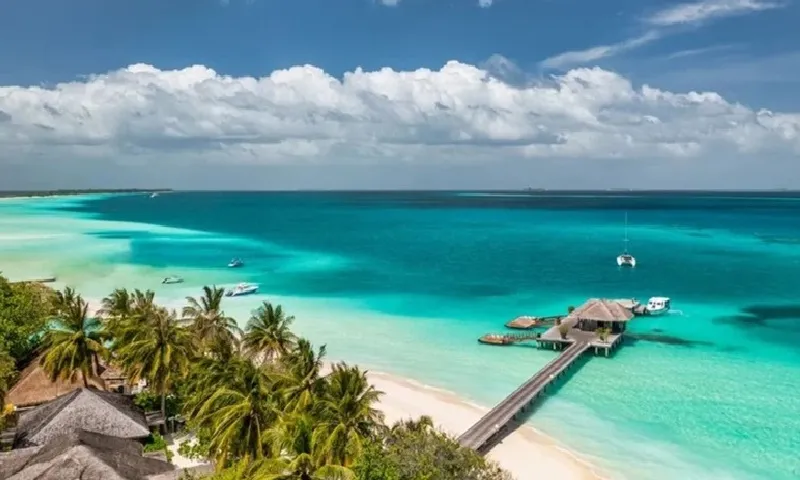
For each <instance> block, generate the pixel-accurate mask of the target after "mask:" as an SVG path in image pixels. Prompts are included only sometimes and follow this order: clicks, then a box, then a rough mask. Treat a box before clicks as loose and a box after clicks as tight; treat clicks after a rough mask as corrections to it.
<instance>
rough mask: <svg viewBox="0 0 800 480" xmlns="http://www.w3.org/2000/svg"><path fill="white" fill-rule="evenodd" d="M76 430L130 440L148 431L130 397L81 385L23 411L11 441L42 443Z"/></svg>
mask: <svg viewBox="0 0 800 480" xmlns="http://www.w3.org/2000/svg"><path fill="white" fill-rule="evenodd" d="M78 430H86V431H89V432H94V433H100V434H103V435H112V436H115V437H120V438H131V439H142V438H145V437H147V436H148V435H149V434H150V431H149V429H148V428H147V421H146V419H145V416H144V412H142V411H141V410H140V409H138V408H137V407H136V406H135V405H134V404H133V401H132V400H131V399H130V398H128V397H126V396H124V395H121V394H118V393H111V392H104V391H100V390H94V389H86V388H81V389H78V390H74V391H72V392H70V393H68V394H66V395H63V396H61V397H58V398H57V399H55V400H53V401H51V402H49V403H46V404H43V405H40V406H38V407H36V408H34V409H32V410H30V411H27V412H25V413H23V414H22V415H21V416H20V418H19V421H18V423H17V435H16V440H15V442H14V444H15V446H17V447H24V446H30V445H45V444H47V443H48V442H50V441H51V440H52V439H54V438H56V437H60V436H63V435H65V434H70V433H72V432H75V431H78Z"/></svg>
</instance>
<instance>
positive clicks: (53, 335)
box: [40, 287, 108, 387]
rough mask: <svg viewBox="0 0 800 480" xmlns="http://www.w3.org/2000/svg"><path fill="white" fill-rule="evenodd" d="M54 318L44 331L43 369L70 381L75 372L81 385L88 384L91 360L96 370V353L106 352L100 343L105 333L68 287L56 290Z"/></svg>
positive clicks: (52, 376) (55, 377)
mask: <svg viewBox="0 0 800 480" xmlns="http://www.w3.org/2000/svg"><path fill="white" fill-rule="evenodd" d="M54 310H55V314H56V318H55V319H54V320H53V322H52V324H51V325H50V327H49V328H48V330H47V331H46V332H45V335H44V341H43V345H44V347H45V349H46V351H45V354H44V355H43V356H42V359H41V360H40V362H41V365H42V368H43V369H44V371H45V372H47V373H48V374H49V375H50V379H51V380H52V381H55V380H56V379H58V378H62V379H65V380H67V379H70V380H73V381H74V379H75V378H76V377H77V375H78V373H81V374H82V376H83V385H84V386H85V387H88V386H89V381H88V378H89V376H90V375H91V374H92V361H93V360H94V367H95V372H97V373H99V370H100V365H99V361H98V356H100V355H104V356H106V355H107V354H108V350H107V349H106V348H105V347H104V346H103V341H104V340H106V338H107V334H106V332H105V331H104V330H103V327H102V324H101V323H100V321H99V320H97V319H96V318H88V310H89V305H88V304H87V303H86V302H85V301H84V300H83V298H82V297H81V296H80V295H78V294H76V293H75V291H74V290H73V289H71V288H69V287H67V288H65V289H64V291H63V292H57V293H56V302H55V305H54Z"/></svg>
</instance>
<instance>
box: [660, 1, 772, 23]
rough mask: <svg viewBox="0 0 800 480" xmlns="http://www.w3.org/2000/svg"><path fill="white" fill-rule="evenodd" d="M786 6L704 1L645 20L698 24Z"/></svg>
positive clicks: (666, 10) (671, 8) (770, 3)
mask: <svg viewBox="0 0 800 480" xmlns="http://www.w3.org/2000/svg"><path fill="white" fill-rule="evenodd" d="M784 6H786V3H779V2H772V1H764V0H703V1H700V2H692V3H681V4H678V5H674V6H671V7H667V8H665V9H663V10H659V11H657V12H655V13H653V14H652V15H650V16H649V17H647V18H646V19H645V22H646V23H649V24H651V25H655V26H660V27H668V26H672V25H687V24H698V23H701V22H704V21H707V20H711V19H714V18H721V17H731V16H736V15H746V14H748V13H754V12H760V11H764V10H771V9H775V8H781V7H784Z"/></svg>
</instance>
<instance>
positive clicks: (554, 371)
mask: <svg viewBox="0 0 800 480" xmlns="http://www.w3.org/2000/svg"><path fill="white" fill-rule="evenodd" d="M637 306H638V302H636V301H635V300H624V299H623V300H608V299H599V298H591V299H589V300H587V301H586V302H585V303H584V304H583V305H581V306H580V307H578V308H575V309H570V313H569V314H568V315H566V316H563V317H562V316H556V317H552V318H553V323H552V326H551V327H550V328H548V329H547V330H546V331H545V332H543V333H540V332H534V331H532V328H533V326H531V327H522V326H520V327H519V329H524V330H528V329H531V331H530V332H524V333H523V332H519V333H515V334H505V335H504V334H489V335H484V336H483V337H481V338H480V340H478V341H479V342H481V343H485V344H491V345H512V344H514V343H518V342H523V341H529V340H535V341H536V344H537V346H538V347H539V348H548V349H549V348H551V349H553V350H559V351H560V353H559V355H558V356H557V357H556V358H555V359H554V360H552V361H551V362H550V363H548V364H547V365H545V366H544V367H543V368H542V369H540V370H539V371H538V372H536V373H535V374H533V376H532V377H530V378H529V379H528V380H527V381H526V382H525V383H523V384H522V385H521V386H520V387H519V388H517V389H516V390H515V391H514V392H513V393H511V395H509V396H508V397H506V398H505V399H504V400H503V401H502V402H500V403H499V404H497V405H496V406H495V407H494V408H493V409H491V410H490V411H489V413H487V414H486V415H484V416H483V417H482V418H481V419H480V420H478V422H477V423H475V424H474V425H473V426H472V427H470V429H469V430H467V431H466V432H464V433H463V434H462V435H461V436H460V437H458V442H459V443H460V444H461V445H462V446H464V447H468V448H472V449H475V450H476V451H477V452H478V453H481V454H484V453H486V452H488V450H490V449H491V448H492V447H493V446H494V445H496V444H497V443H498V442H499V441H501V440H502V439H503V438H504V437H505V436H506V435H508V433H510V432H511V431H512V430H513V429H515V428H516V427H517V426H518V425H519V422H518V420H520V419H521V417H522V415H523V414H524V413H525V412H526V411H527V410H528V409H529V407H530V406H531V405H532V404H533V402H534V401H535V400H536V399H537V398H538V397H539V395H540V394H541V393H542V392H543V391H544V390H545V389H546V388H547V386H548V385H550V384H551V383H552V382H553V381H555V380H556V379H557V378H558V377H559V376H561V374H563V373H564V372H565V371H567V369H569V367H570V366H571V365H573V364H574V363H575V362H576V361H577V360H578V358H580V356H581V355H582V354H583V353H584V352H586V351H587V350H589V349H593V350H594V353H595V354H596V355H597V354H601V353H603V354H605V356H606V357H608V356H610V354H611V353H612V352H613V351H614V349H615V348H617V347H618V346H620V345H622V341H623V334H624V332H625V329H626V327H627V323H628V321H630V320H631V319H633V318H634V316H635V313H634V310H635V309H636V307H637ZM537 318H539V317H526V318H525V319H524V320H526V322H523V323H528V322H529V323H532V324H533V323H536V321H535V319H537ZM506 326H508V325H506Z"/></svg>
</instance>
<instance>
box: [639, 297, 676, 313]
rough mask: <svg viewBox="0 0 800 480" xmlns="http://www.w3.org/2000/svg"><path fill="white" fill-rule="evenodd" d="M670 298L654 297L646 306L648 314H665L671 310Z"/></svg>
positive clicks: (645, 309)
mask: <svg viewBox="0 0 800 480" xmlns="http://www.w3.org/2000/svg"><path fill="white" fill-rule="evenodd" d="M669 307H670V299H669V298H667V297H652V298H651V299H650V300H648V301H647V306H646V307H644V311H645V314H646V315H654V316H656V315H664V314H665V313H668V312H669Z"/></svg>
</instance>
